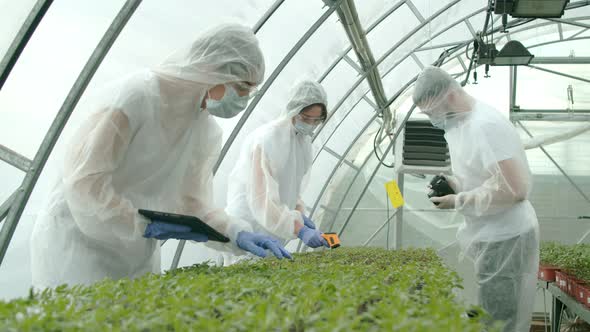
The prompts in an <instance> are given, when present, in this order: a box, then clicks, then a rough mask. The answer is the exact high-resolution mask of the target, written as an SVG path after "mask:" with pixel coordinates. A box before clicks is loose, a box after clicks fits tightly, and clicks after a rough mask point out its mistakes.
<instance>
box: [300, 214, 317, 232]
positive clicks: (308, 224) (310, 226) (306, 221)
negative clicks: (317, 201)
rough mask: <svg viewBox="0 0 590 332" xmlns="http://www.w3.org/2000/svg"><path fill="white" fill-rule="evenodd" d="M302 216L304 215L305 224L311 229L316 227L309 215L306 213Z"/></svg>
mask: <svg viewBox="0 0 590 332" xmlns="http://www.w3.org/2000/svg"><path fill="white" fill-rule="evenodd" d="M301 216H302V217H303V224H304V225H305V226H307V227H309V228H311V229H315V224H314V223H313V221H311V219H309V217H307V216H306V215H304V214H301Z"/></svg>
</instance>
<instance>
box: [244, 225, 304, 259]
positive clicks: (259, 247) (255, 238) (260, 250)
mask: <svg viewBox="0 0 590 332" xmlns="http://www.w3.org/2000/svg"><path fill="white" fill-rule="evenodd" d="M236 244H237V245H238V247H240V249H243V250H246V251H248V252H251V253H253V254H254V255H256V256H260V257H266V249H268V250H270V251H271V252H272V253H273V254H274V255H275V256H276V257H277V258H278V259H282V258H289V259H293V258H292V257H291V254H290V253H289V252H288V251H287V250H286V249H285V248H284V247H283V246H282V245H281V244H280V243H279V241H277V240H276V239H273V238H272V237H270V236H267V235H263V234H259V233H251V232H244V231H242V232H239V233H238V238H237V240H236Z"/></svg>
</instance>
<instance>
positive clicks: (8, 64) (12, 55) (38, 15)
mask: <svg viewBox="0 0 590 332" xmlns="http://www.w3.org/2000/svg"><path fill="white" fill-rule="evenodd" d="M52 3H53V0H37V2H36V3H35V5H34V6H33V9H31V11H30V12H29V15H28V16H27V18H26V19H25V21H24V23H23V25H22V26H21V28H20V29H19V31H18V32H17V34H16V36H15V37H14V39H13V40H12V43H11V44H10V46H9V47H8V50H6V54H4V57H3V58H2V61H0V90H2V87H3V86H4V83H6V80H7V79H8V76H9V75H10V72H11V71H12V68H14V65H15V64H16V62H17V60H18V58H19V57H20V55H21V53H22V52H23V50H24V49H25V46H27V43H28V42H29V40H30V39H31V36H33V33H34V32H35V29H37V26H38V25H39V23H40V22H41V20H42V19H43V16H45V13H47V10H48V9H49V6H51V4H52Z"/></svg>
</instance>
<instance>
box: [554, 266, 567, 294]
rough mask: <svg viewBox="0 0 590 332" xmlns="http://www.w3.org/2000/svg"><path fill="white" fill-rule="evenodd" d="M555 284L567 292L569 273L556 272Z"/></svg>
mask: <svg viewBox="0 0 590 332" xmlns="http://www.w3.org/2000/svg"><path fill="white" fill-rule="evenodd" d="M555 285H556V286H557V287H559V289H561V290H562V291H564V292H566V293H567V275H566V274H565V273H563V272H561V271H556V272H555Z"/></svg>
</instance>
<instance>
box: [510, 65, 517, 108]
mask: <svg viewBox="0 0 590 332" xmlns="http://www.w3.org/2000/svg"><path fill="white" fill-rule="evenodd" d="M517 68H518V67H516V66H510V73H509V74H508V75H509V78H508V80H509V83H510V84H509V89H510V91H509V98H510V110H511V111H512V110H513V109H514V107H515V106H516V87H517V86H516V78H517V77H516V75H517Z"/></svg>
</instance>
